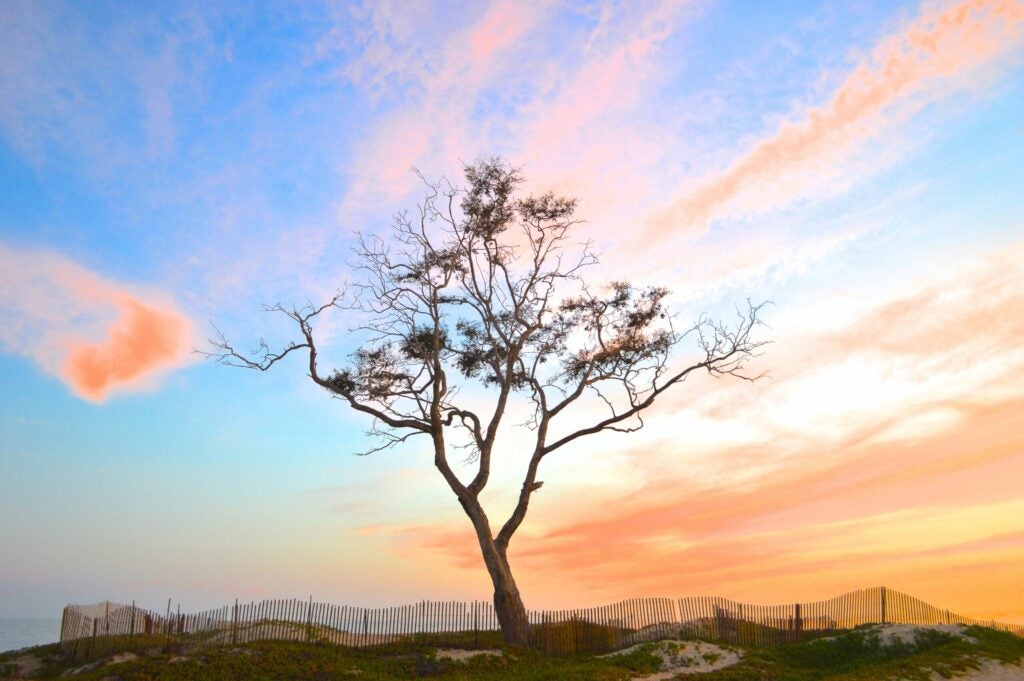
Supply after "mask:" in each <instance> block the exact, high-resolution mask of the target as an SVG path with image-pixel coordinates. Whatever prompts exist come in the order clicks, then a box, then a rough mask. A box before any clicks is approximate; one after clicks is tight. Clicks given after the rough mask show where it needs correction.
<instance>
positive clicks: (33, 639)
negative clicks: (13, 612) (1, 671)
mask: <svg viewBox="0 0 1024 681" xmlns="http://www.w3.org/2000/svg"><path fill="white" fill-rule="evenodd" d="M59 637H60V620H59V619H41V620H36V619H22V618H17V617H0V653H3V652H6V651H8V650H17V649H19V648H26V647H28V646H38V645H42V644H44V643H56V642H57V639H58V638H59Z"/></svg>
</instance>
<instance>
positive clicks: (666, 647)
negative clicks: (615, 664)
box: [601, 640, 742, 681]
mask: <svg viewBox="0 0 1024 681" xmlns="http://www.w3.org/2000/svg"><path fill="white" fill-rule="evenodd" d="M645 645H649V644H646V643H640V644H637V645H635V646H631V647H629V648H626V649H624V650H617V651H615V652H614V653H608V654H607V655H601V657H613V656H615V655H628V654H630V653H632V652H635V651H636V650H638V649H639V648H640V647H642V646H645ZM651 653H652V654H653V655H657V656H658V657H660V658H661V669H659V670H658V671H657V672H655V673H654V674H649V675H647V676H637V677H634V681H639V680H640V679H643V681H664V680H665V679H671V678H674V677H676V676H678V675H679V674H702V673H704V672H711V671H715V670H716V669H723V668H725V667H731V666H732V665H734V664H736V663H737V662H739V661H740V658H741V657H742V656H741V654H740V653H739V652H738V651H735V650H730V649H728V648H723V647H721V646H716V645H714V644H713V643H705V642H703V641H679V640H668V641H659V642H658V643H656V644H655V646H654V650H652V651H651Z"/></svg>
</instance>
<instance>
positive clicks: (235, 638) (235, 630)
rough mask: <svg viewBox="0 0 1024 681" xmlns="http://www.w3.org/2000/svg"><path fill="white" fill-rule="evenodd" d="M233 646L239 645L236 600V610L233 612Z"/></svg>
mask: <svg viewBox="0 0 1024 681" xmlns="http://www.w3.org/2000/svg"><path fill="white" fill-rule="evenodd" d="M231 645H233V646H234V645H238V599H237V598H236V599H235V608H234V610H232V611H231Z"/></svg>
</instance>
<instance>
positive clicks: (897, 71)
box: [650, 0, 1024, 236]
mask: <svg viewBox="0 0 1024 681" xmlns="http://www.w3.org/2000/svg"><path fill="white" fill-rule="evenodd" d="M1022 35H1024V6H1022V5H1020V3H1018V2H1016V0H968V1H966V2H961V3H958V4H956V5H953V6H951V7H948V8H946V9H944V10H941V11H938V12H935V13H926V14H924V15H923V16H921V17H920V18H919V19H918V20H917V21H915V22H914V23H913V24H911V25H910V26H909V27H907V28H906V29H905V30H904V31H901V32H900V33H897V34H894V35H891V36H888V37H886V38H884V39H883V40H881V41H880V43H879V44H878V45H877V47H876V48H875V49H874V50H873V52H872V56H871V57H870V58H869V59H866V60H865V61H863V62H862V63H861V64H860V65H859V66H858V67H857V68H856V69H855V70H854V71H853V72H852V73H851V74H850V75H849V76H848V77H847V78H846V80H845V81H844V82H843V83H842V84H841V85H840V86H839V88H838V89H837V90H836V91H835V93H834V94H833V96H832V98H831V99H830V101H829V102H828V103H826V104H824V105H823V106H821V107H812V108H810V109H808V110H807V111H806V112H804V114H803V115H802V116H799V117H798V118H797V120H795V121H793V122H791V123H787V124H784V125H782V126H781V127H780V128H779V129H778V130H777V131H776V132H775V133H774V134H773V135H771V136H770V137H768V138H766V139H764V140H762V141H761V142H759V143H758V144H757V145H756V146H755V147H754V148H753V149H751V150H750V151H749V152H748V153H747V154H746V155H744V156H742V157H741V158H740V159H739V160H737V161H735V162H734V163H733V164H732V165H731V166H730V167H729V168H728V169H726V170H725V171H724V172H722V173H719V174H717V175H714V176H712V177H710V178H708V179H706V180H704V181H703V182H701V183H700V184H698V186H696V187H694V188H689V187H688V188H684V189H683V190H682V192H681V196H679V198H678V199H676V200H675V201H674V202H673V203H671V205H670V206H669V207H667V208H666V209H665V210H664V211H662V212H661V213H660V214H659V215H658V216H657V218H656V219H655V220H654V222H653V223H652V229H651V230H650V233H651V235H652V236H665V235H670V234H672V233H677V232H689V233H699V232H702V231H704V230H705V229H707V227H708V223H709V222H710V221H711V220H712V219H714V218H716V217H720V216H721V215H723V214H724V213H725V212H727V211H729V210H731V209H733V208H737V207H738V208H737V209H738V210H740V211H741V212H748V213H761V212H766V211H770V210H771V209H773V208H777V207H781V206H785V205H786V204H788V203H789V202H791V201H792V200H793V199H795V198H797V197H799V196H803V195H805V194H806V193H808V192H810V191H819V192H820V191H821V190H822V188H821V187H820V186H819V185H820V182H817V181H816V180H817V179H818V178H817V177H816V175H817V176H820V175H822V174H825V175H828V173H827V172H825V168H826V167H827V166H828V164H830V163H835V162H837V161H840V160H842V158H843V156H844V155H845V154H847V153H848V152H849V151H850V149H851V147H853V146H855V145H857V144H859V143H862V142H864V141H865V140H868V139H871V138H872V137H874V136H876V135H877V134H878V132H879V130H880V129H884V128H885V127H886V125H887V124H888V123H889V122H890V121H889V120H888V119H889V118H899V117H900V116H901V115H902V114H901V112H900V110H899V108H898V107H897V106H896V105H897V104H901V103H909V104H914V105H920V104H921V102H922V101H923V100H927V99H929V98H936V97H940V96H942V95H946V94H949V93H950V92H952V91H955V89H956V88H957V87H958V86H963V85H964V84H965V83H967V82H969V80H970V78H971V77H972V74H973V73H974V71H975V69H976V68H977V67H979V66H981V65H982V64H985V63H986V62H990V61H992V60H994V59H996V58H999V57H1003V56H1006V55H1008V54H1009V55H1012V54H1014V53H1015V52H1016V50H1017V49H1018V47H1019V44H1020V39H1021V36H1022ZM794 175H798V176H799V178H797V179H798V180H799V181H793V180H794V178H793V176H794ZM787 178H788V179H789V181H788V182H787V181H786V180H787ZM771 187H774V189H773V190H771V191H769V188H771ZM748 199H750V200H748Z"/></svg>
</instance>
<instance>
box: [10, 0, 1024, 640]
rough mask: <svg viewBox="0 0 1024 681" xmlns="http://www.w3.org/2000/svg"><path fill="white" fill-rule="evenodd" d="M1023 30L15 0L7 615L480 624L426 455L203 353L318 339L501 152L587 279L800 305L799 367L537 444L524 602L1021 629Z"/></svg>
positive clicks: (696, 392)
mask: <svg viewBox="0 0 1024 681" xmlns="http://www.w3.org/2000/svg"><path fill="white" fill-rule="evenodd" d="M1022 48H1024V4H1022V3H1021V2H1019V1H1018V0H959V1H958V0H950V1H942V2H933V1H931V0H927V1H925V2H923V3H921V2H918V1H913V2H897V1H891V0H886V1H885V2H870V1H867V0H832V1H830V2H806V1H801V2H790V3H786V2H774V3H761V2H752V1H751V2H728V1H726V0H717V1H716V0H692V1H672V2H657V1H655V0H651V1H650V2H644V3H633V2H611V1H609V2H600V1H598V2H584V1H582V0H581V1H575V0H574V1H568V2H542V1H538V2H532V3H520V2H513V1H511V0H493V1H491V2H467V3H458V2H428V1H425V2H421V3H406V2H398V1H394V2H392V1H387V0H378V1H374V2H366V3H355V2H337V3H330V4H318V3H314V2H303V3H295V4H287V3H259V4H257V5H253V4H251V3H244V4H235V3H131V4H124V3H106V2H91V3H84V4H83V3H73V2H66V3H52V2H21V1H19V0H10V1H7V2H4V3H2V4H0V322H2V323H0V546H2V547H3V548H2V555H3V559H2V560H0V617H2V616H6V617H56V616H58V613H59V612H60V609H61V608H62V607H63V606H64V605H65V604H66V603H68V602H76V603H89V602H97V601H100V600H103V599H111V600H115V601H121V602H130V601H132V600H134V601H136V602H137V603H138V604H139V605H142V606H144V607H150V608H155V609H162V608H163V607H164V605H165V604H166V601H167V599H168V598H171V599H173V600H174V602H176V603H180V604H181V608H182V611H192V610H199V609H204V608H207V607H215V606H220V605H223V604H225V603H229V602H232V600H233V599H235V598H239V599H241V600H243V601H245V600H253V599H261V598H290V597H294V598H307V597H308V596H310V595H312V596H313V597H314V598H316V599H318V600H323V601H329V602H333V603H338V604H351V605H363V606H382V605H399V604H405V603H410V602H416V601H419V600H421V599H430V600H442V599H460V600H472V599H481V600H486V599H489V598H490V593H491V592H490V585H489V580H488V578H487V575H486V572H485V570H484V568H483V564H482V560H481V559H480V557H479V555H478V549H477V547H476V544H475V539H474V537H473V535H472V531H471V528H470V526H469V523H468V521H467V519H466V518H465V516H464V514H463V513H462V511H461V509H460V508H459V506H458V504H457V502H456V500H455V499H454V498H453V495H452V493H451V491H450V490H448V488H447V486H446V485H445V483H444V481H443V480H442V479H441V477H440V475H439V474H438V473H437V471H436V470H435V469H433V467H432V455H431V453H430V452H428V451H425V450H423V449H422V448H416V447H412V446H406V447H402V448H399V449H396V450H393V451H388V452H383V453H379V454H375V455H372V456H358V455H357V454H358V453H359V452H361V451H364V450H366V449H367V448H368V445H370V444H372V443H371V442H370V440H368V438H367V436H366V430H367V429H368V427H369V425H370V424H369V423H367V422H366V421H365V420H363V419H362V418H360V415H359V414H356V413H352V412H349V411H347V410H346V409H345V408H344V407H343V405H342V404H341V403H339V402H337V401H335V400H331V399H330V398H329V396H328V395H327V394H326V393H325V392H324V391H322V390H321V389H319V388H317V387H316V386H315V385H313V384H312V383H311V382H310V381H309V379H308V377H306V376H305V372H304V370H303V367H302V360H301V359H296V361H288V362H282V363H281V364H280V365H278V366H275V367H274V369H273V370H272V371H269V372H266V373H258V372H252V371H244V370H240V369H232V368H228V367H223V366H219V365H217V364H215V363H212V362H209V361H204V359H203V357H202V356H201V355H199V354H197V353H196V352H194V351H193V349H194V348H198V349H200V350H202V349H207V348H209V345H208V343H207V339H208V338H209V336H210V334H211V329H212V326H211V324H216V326H217V327H218V328H220V329H222V330H223V331H224V332H225V333H226V334H227V335H228V336H229V337H230V338H232V339H233V340H237V341H238V343H239V345H241V346H242V347H253V348H255V347H256V346H257V345H258V343H259V340H260V339H261V338H265V339H267V341H268V342H269V343H271V344H277V345H281V344H284V343H287V342H288V341H289V340H291V339H292V338H293V335H292V329H291V328H289V327H288V326H287V325H286V324H284V323H283V321H284V320H282V319H279V318H278V317H279V316H277V317H276V316H274V315H271V314H267V313H265V312H263V310H262V306H263V305H264V304H274V303H277V302H282V303H284V304H291V303H298V304H302V303H304V302H305V301H324V300H326V299H328V298H329V297H330V296H331V295H333V293H334V292H335V291H336V290H337V289H338V288H339V287H341V286H343V285H344V284H345V282H346V281H351V280H353V279H354V277H356V276H357V272H356V271H355V270H354V269H353V267H354V264H355V260H354V256H353V254H352V251H351V248H352V246H353V244H354V243H355V241H354V234H355V233H356V232H357V231H359V232H363V233H366V234H376V235H381V236H384V237H386V236H387V234H388V228H389V225H390V224H391V220H392V216H394V215H395V214H396V213H398V212H399V211H402V210H414V209H415V208H416V205H417V201H418V200H421V199H422V196H423V185H422V184H421V182H420V180H419V179H418V178H417V176H416V174H415V173H414V172H413V169H414V168H415V169H418V170H419V171H420V172H422V173H423V175H424V176H425V177H428V178H440V177H446V178H449V179H451V180H452V181H453V182H456V183H457V182H458V180H459V179H460V176H461V168H462V166H463V164H465V163H471V162H473V161H475V160H476V159H480V158H484V157H490V156H494V155H498V156H502V157H503V158H505V159H507V160H508V162H509V163H511V164H513V165H515V166H516V167H518V168H520V169H521V171H522V174H523V175H524V176H525V177H526V178H527V181H526V183H525V184H524V186H523V191H524V193H541V192H544V191H548V190H551V191H555V192H556V193H559V194H563V195H567V196H574V197H577V198H578V200H579V204H578V215H579V216H580V217H582V218H583V219H584V220H585V222H584V223H583V224H581V225H580V226H579V227H578V228H577V230H578V234H579V238H580V240H584V239H591V240H592V241H593V244H594V248H595V250H596V251H598V252H599V253H600V254H601V257H600V264H599V265H597V266H595V267H594V268H592V269H591V271H590V272H588V274H587V278H588V281H590V282H593V284H594V285H595V286H600V285H603V283H604V282H610V281H612V280H623V279H625V280H628V281H631V282H634V283H637V284H652V285H655V284H656V285H663V286H666V287H668V288H669V289H671V290H672V292H673V294H672V296H671V297H670V298H669V304H670V306H671V308H672V309H673V311H674V312H676V313H677V314H678V315H679V317H680V318H681V319H696V318H697V317H698V315H700V314H701V313H708V314H710V315H713V316H728V315H730V314H732V311H733V309H734V307H735V306H736V305H743V304H745V302H746V301H747V300H748V299H750V300H753V301H755V302H759V301H771V305H770V307H768V308H766V312H765V320H766V322H767V327H766V328H764V329H762V331H761V333H762V334H763V338H764V340H770V341H771V344H770V345H768V346H766V348H765V353H764V355H763V356H762V357H760V358H758V359H757V361H756V365H755V367H754V368H756V369H757V370H763V371H767V372H768V373H769V376H768V378H766V379H764V380H761V381H758V382H756V383H753V384H752V383H748V382H744V381H738V380H727V379H717V380H716V379H713V378H708V377H701V378H697V379H696V380H692V381H687V383H686V384H685V385H683V386H681V387H680V388H679V389H678V390H676V391H674V392H671V393H668V394H666V395H665V396H664V397H663V398H662V399H660V400H659V401H658V402H657V403H656V404H655V405H654V407H652V408H651V410H650V411H649V412H648V415H647V417H646V419H645V420H646V423H647V425H646V427H645V428H644V429H643V430H641V431H639V432H637V433H633V434H629V435H625V434H615V433H613V434H608V435H607V436H606V435H602V436H600V437H599V438H597V439H592V440H590V441H587V442H586V443H585V444H581V445H579V446H574V447H567V448H565V449H564V450H561V451H559V452H558V453H557V455H553V456H552V457H550V459H546V460H545V461H544V464H543V467H542V469H541V476H540V477H541V479H543V480H544V481H545V485H544V488H543V490H541V491H539V492H537V493H536V494H535V496H534V498H533V501H532V503H531V506H530V513H529V515H528V517H527V519H526V522H525V523H524V525H523V527H522V528H521V529H520V531H519V533H518V534H517V535H516V537H515V538H514V540H513V542H512V545H511V548H510V552H509V555H510V560H511V561H512V566H513V570H514V571H515V574H516V577H517V581H518V583H519V586H520V590H521V591H522V593H523V597H524V600H525V602H526V605H527V607H530V608H562V607H587V606H592V605H601V604H606V603H610V602H614V601H618V600H621V599H624V598H629V597H639V596H668V597H683V596H697V595H718V596H724V597H728V598H731V599H734V600H738V601H745V602H749V603H758V604H779V603H793V602H798V601H803V602H806V601H812V600H819V599H825V598H830V597H832V596H835V595H838V594H840V593H844V592H847V591H851V590H856V589H861V588H867V587H872V586H879V585H885V586H887V587H890V588H893V589H897V590H900V591H904V592H907V593H910V594H912V595H914V596H916V597H918V598H921V599H922V600H925V601H927V602H929V603H932V604H934V605H936V606H938V607H943V608H949V609H951V610H954V611H958V612H960V613H962V614H965V615H969V616H974V617H985V618H993V619H997V620H1002V621H1004V622H1013V623H1024V589H1021V588H1020V585H1021V583H1024V569H1022V568H1021V566H1022V565H1024V487H1022V485H1021V484H1020V483H1021V481H1022V480H1024V417H1022V414H1024V344H1022V343H1021V339H1022V338H1024V265H1022V263H1024V201H1021V194H1020V186H1021V178H1022V177H1024V65H1022V57H1024V49H1022ZM356 323H358V320H353V319H352V318H351V316H350V315H348V316H347V315H346V313H344V312H342V311H335V312H334V313H332V314H331V315H330V316H327V317H326V318H324V319H323V321H322V323H321V324H320V325H319V326H318V327H317V333H318V334H319V335H320V342H321V344H322V346H323V351H324V356H325V359H324V360H323V362H325V363H326V364H327V365H328V366H330V365H334V366H341V365H343V364H344V362H345V361H346V356H347V354H348V353H349V352H351V351H353V350H354V348H355V343H356V341H355V340H354V337H353V336H351V335H350V334H349V332H348V330H349V329H350V328H351V327H352V326H353V325H355V324H356ZM692 359H693V358H692V357H688V356H687V355H686V353H685V352H681V353H680V354H679V355H678V356H676V357H675V358H674V360H673V361H675V362H677V363H679V364H680V365H685V364H687V363H689V361H692ZM502 437H503V442H504V445H503V446H501V447H500V448H499V451H498V453H497V454H496V457H497V459H496V461H495V475H494V478H493V479H492V483H491V485H490V486H489V487H488V489H487V490H486V492H485V494H484V496H483V501H484V503H485V507H486V508H488V510H489V514H490V516H491V518H492V520H493V522H498V521H497V520H494V519H496V518H499V517H502V516H504V515H506V514H507V513H508V512H509V511H510V510H511V508H512V505H513V503H514V499H515V494H516V493H517V490H518V488H519V484H520V482H519V481H520V480H521V476H522V474H523V471H524V469H525V465H526V460H527V459H526V455H525V452H524V450H523V448H522V447H521V446H517V443H518V445H521V444H522V442H523V434H522V432H521V431H517V430H516V428H515V427H513V426H508V427H507V428H505V427H503V431H502ZM457 471H458V472H459V474H460V475H462V476H464V477H466V476H468V475H469V474H470V468H469V467H468V466H458V467H457Z"/></svg>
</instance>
